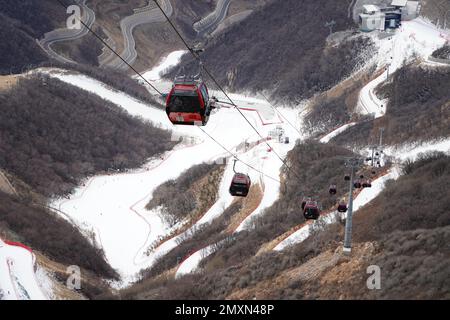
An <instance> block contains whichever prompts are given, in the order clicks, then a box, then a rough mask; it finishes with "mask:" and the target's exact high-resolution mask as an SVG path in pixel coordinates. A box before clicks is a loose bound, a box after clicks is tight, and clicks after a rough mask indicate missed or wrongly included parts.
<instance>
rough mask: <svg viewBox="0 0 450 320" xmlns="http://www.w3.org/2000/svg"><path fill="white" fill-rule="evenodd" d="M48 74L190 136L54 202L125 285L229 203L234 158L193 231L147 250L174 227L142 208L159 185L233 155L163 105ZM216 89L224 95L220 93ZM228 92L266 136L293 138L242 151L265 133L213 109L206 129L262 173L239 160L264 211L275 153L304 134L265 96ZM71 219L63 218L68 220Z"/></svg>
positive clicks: (271, 192)
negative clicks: (175, 119) (277, 132)
mask: <svg viewBox="0 0 450 320" xmlns="http://www.w3.org/2000/svg"><path fill="white" fill-rule="evenodd" d="M178 57H179V55H178ZM163 63H167V64H169V63H170V64H173V59H165V60H164V61H163ZM165 68H166V66H161V65H160V66H157V67H156V68H155V70H156V71H154V70H152V71H150V72H149V73H148V74H146V75H147V76H149V78H153V79H155V78H158V74H159V70H164V69H165ZM46 72H47V73H48V74H49V75H50V76H52V77H56V78H58V79H60V80H62V81H64V82H67V83H69V84H71V85H74V86H76V87H79V88H81V89H83V90H86V91H89V92H92V93H94V94H97V95H98V96H100V97H102V98H104V99H105V100H108V101H111V102H113V103H115V104H116V105H118V106H119V107H122V108H123V109H125V110H127V111H128V112H129V113H130V114H131V115H136V116H139V117H141V118H142V119H144V120H147V121H150V122H152V123H153V124H155V125H156V126H159V127H162V128H166V129H170V130H172V132H173V136H174V137H175V139H178V137H180V136H183V137H192V139H187V140H188V142H186V143H182V144H179V145H178V146H177V147H175V149H174V150H172V151H169V152H167V153H166V154H164V155H162V156H161V157H160V158H157V159H149V161H148V163H147V164H146V165H144V167H143V168H141V169H139V170H135V171H133V172H128V173H120V174H112V175H102V176H96V177H93V178H91V179H89V180H88V181H86V183H84V186H81V187H79V188H78V189H76V190H75V192H74V194H73V195H72V196H71V197H70V198H69V199H65V198H63V199H54V200H53V201H52V203H51V206H52V207H54V208H57V209H59V210H61V211H63V212H64V213H65V214H66V215H67V216H68V217H69V218H70V221H72V222H74V223H76V224H77V225H78V226H79V227H80V228H81V229H82V230H85V231H88V232H91V233H93V234H94V235H95V242H96V245H99V246H101V247H102V248H103V250H104V252H105V256H106V259H107V261H108V262H109V263H110V264H111V266H112V267H113V268H115V269H116V270H118V272H119V273H120V275H121V277H122V282H121V283H119V284H116V285H118V286H124V285H128V284H130V283H131V282H133V281H135V280H137V274H138V273H139V271H140V270H141V269H143V268H148V267H150V266H151V265H152V264H153V263H154V262H155V259H156V258H158V257H161V256H162V255H164V254H165V253H167V252H168V251H170V250H171V249H172V248H174V247H175V246H177V243H178V242H177V241H178V240H179V239H181V238H185V237H188V236H189V235H191V234H192V233H193V232H195V230H196V229H198V226H199V225H201V224H203V223H209V222H211V221H212V220H213V219H214V218H216V217H217V216H218V215H220V214H221V213H222V212H223V211H224V210H225V209H226V208H227V207H228V206H229V205H230V204H231V202H232V200H233V198H232V197H231V196H230V195H229V192H228V187H229V183H230V181H231V178H232V175H233V171H232V162H231V161H229V162H228V164H227V167H226V170H225V174H224V176H223V178H222V181H221V184H220V191H219V198H218V200H217V202H216V203H215V204H214V205H213V207H212V208H211V209H210V210H209V211H208V212H206V213H205V215H204V216H203V217H202V218H201V219H200V220H199V221H197V222H196V224H195V225H194V226H193V227H192V228H190V229H189V230H188V231H186V232H185V233H183V234H182V235H179V236H178V237H175V238H172V239H170V240H168V241H166V242H164V243H163V244H162V245H161V246H159V247H158V248H156V249H155V250H154V251H152V252H151V254H150V255H147V254H146V253H147V252H148V251H149V248H150V247H152V245H153V244H154V243H155V242H157V240H158V239H160V238H161V237H164V236H165V235H167V234H169V233H170V232H171V231H172V230H171V229H170V228H169V227H168V226H167V225H165V223H164V222H163V220H162V219H161V217H160V216H159V214H158V211H157V210H154V211H147V210H146V209H145V205H146V204H147V203H148V201H149V200H150V199H151V197H152V193H153V191H154V190H155V189H156V187H158V186H159V185H160V184H162V183H164V182H166V181H168V180H170V179H175V178H177V177H178V176H179V175H180V174H181V173H182V172H183V171H185V170H186V169H188V168H190V167H192V166H194V165H196V164H200V163H202V162H210V161H215V160H217V159H221V158H223V157H229V156H230V155H229V154H228V153H227V152H226V151H225V150H224V149H222V148H221V147H220V146H219V145H218V144H217V143H215V142H214V141H213V140H211V139H210V138H209V137H208V136H207V135H206V134H205V133H204V132H202V131H201V129H200V128H198V127H195V126H192V127H187V126H173V125H172V124H171V123H170V122H169V121H168V119H167V116H166V114H165V112H164V110H161V109H158V108H155V107H152V106H149V105H146V104H144V103H142V102H140V101H137V100H136V99H134V98H132V97H130V96H128V95H126V94H124V93H122V92H118V91H115V90H113V89H112V88H109V87H107V86H105V85H104V84H102V83H100V82H98V81H96V80H94V79H92V78H89V77H86V76H83V75H73V74H67V73H65V72H64V71H63V70H52V71H50V72H49V71H46ZM154 84H155V85H156V86H157V87H158V89H161V90H164V92H166V91H167V90H168V83H167V82H164V81H162V80H161V81H158V82H155V83H154ZM213 94H215V95H216V96H218V98H219V99H222V96H221V95H220V94H218V93H213ZM230 96H231V98H232V99H233V102H234V103H236V105H238V106H239V107H240V108H242V109H241V110H242V112H243V113H244V114H245V116H246V117H247V118H248V120H249V121H250V122H251V123H252V124H253V125H254V126H255V127H256V128H257V130H258V132H259V133H260V134H261V135H262V136H263V137H267V136H268V132H269V131H270V130H273V129H274V128H275V126H277V125H281V126H283V128H284V130H285V131H286V135H288V136H290V138H291V141H292V142H291V143H290V144H281V143H278V142H274V141H269V144H270V145H271V147H273V149H274V150H270V148H269V147H268V146H267V145H266V144H265V143H264V142H262V143H260V144H258V145H256V146H255V147H253V148H251V149H250V150H245V148H242V146H243V143H244V142H248V143H252V142H256V141H259V140H261V137H259V136H258V134H256V133H255V131H254V130H253V129H252V128H251V126H250V125H249V124H248V123H247V122H246V120H245V119H244V118H243V117H242V116H241V115H240V114H239V112H238V111H237V110H235V109H234V108H230V107H226V106H224V107H222V108H220V109H219V110H217V111H215V112H214V113H213V114H212V115H211V118H210V121H209V122H208V125H207V126H206V127H202V129H203V130H205V131H206V132H207V133H208V134H209V135H211V136H212V137H214V139H216V140H217V141H219V142H220V144H222V145H223V146H224V147H225V148H227V149H229V150H231V151H232V152H233V153H235V154H237V155H238V156H239V158H240V159H241V160H242V161H243V162H245V163H247V164H249V165H251V166H253V167H255V168H256V169H258V170H260V171H263V172H264V174H265V175H261V174H260V173H258V172H257V171H254V170H252V169H250V168H249V167H247V166H245V165H244V164H243V163H241V162H238V163H237V170H238V171H241V172H244V173H248V174H249V175H250V177H251V179H252V181H253V182H254V183H260V184H262V185H263V186H264V188H265V190H267V192H265V193H264V198H263V202H262V204H261V209H262V208H263V207H267V206H270V205H271V204H272V203H273V202H274V201H275V200H276V198H277V196H278V190H279V181H277V180H278V179H279V172H280V168H281V166H282V162H281V161H280V160H279V159H278V158H277V157H276V156H275V155H274V152H273V151H275V152H277V153H278V154H279V155H280V156H281V157H284V156H285V155H286V153H287V152H288V151H289V150H290V149H292V148H293V146H294V143H293V141H295V140H296V139H298V138H299V136H298V133H297V132H296V131H295V130H294V129H293V128H291V127H290V126H286V125H285V124H284V123H283V121H282V119H281V117H279V116H278V114H277V113H276V112H275V111H274V110H273V108H272V107H271V106H270V105H269V104H268V103H266V102H265V101H262V100H259V99H255V98H251V97H246V96H241V95H236V94H232V95H230ZM279 110H280V111H281V112H283V114H284V115H285V116H286V117H289V118H290V119H295V117H296V114H295V112H294V111H291V110H289V109H279ZM293 122H294V120H293ZM189 141H190V142H189ZM272 178H273V179H272ZM256 214H257V213H256ZM67 216H65V218H68V217H67Z"/></svg>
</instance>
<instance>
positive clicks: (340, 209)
mask: <svg viewBox="0 0 450 320" xmlns="http://www.w3.org/2000/svg"><path fill="white" fill-rule="evenodd" d="M347 209H348V208H347V203H346V202H345V201H341V202H339V205H338V208H337V211H338V212H347Z"/></svg>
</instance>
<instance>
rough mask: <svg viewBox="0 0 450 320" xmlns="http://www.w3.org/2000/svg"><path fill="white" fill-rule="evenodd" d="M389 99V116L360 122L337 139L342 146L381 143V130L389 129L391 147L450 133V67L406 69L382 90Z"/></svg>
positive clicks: (408, 67)
mask: <svg viewBox="0 0 450 320" xmlns="http://www.w3.org/2000/svg"><path fill="white" fill-rule="evenodd" d="M377 94H378V96H380V97H385V98H389V102H388V105H387V109H386V115H385V116H384V117H382V118H379V119H376V120H371V121H366V122H362V123H359V124H357V125H355V126H353V127H351V128H349V129H348V130H346V131H345V132H343V133H342V134H340V135H338V136H337V137H335V138H334V139H333V141H334V142H335V143H338V144H340V145H348V144H349V141H352V146H364V145H368V144H371V143H373V142H374V141H377V140H378V135H379V132H378V128H379V127H384V128H386V130H385V134H384V138H383V140H384V142H385V143H386V144H389V145H396V144H403V143H412V142H421V141H428V140H431V139H437V138H443V137H448V136H449V134H450V104H449V101H450V68H440V69H428V68H424V67H416V66H404V67H402V68H401V69H400V70H398V71H397V72H396V73H395V74H394V75H393V78H392V81H390V82H388V83H387V84H385V85H383V86H382V87H381V88H379V89H378V93H377Z"/></svg>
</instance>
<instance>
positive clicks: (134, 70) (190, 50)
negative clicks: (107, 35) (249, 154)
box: [57, 0, 299, 183]
mask: <svg viewBox="0 0 450 320" xmlns="http://www.w3.org/2000/svg"><path fill="white" fill-rule="evenodd" d="M153 1H154V2H155V3H156V5H157V6H158V8H159V9H160V11H161V12H162V13H163V15H164V16H165V18H166V20H167V21H168V22H169V23H170V25H171V26H172V28H173V29H174V31H175V32H176V33H177V35H178V36H179V38H180V39H181V40H182V42H183V43H184V45H185V46H186V48H187V49H188V50H189V52H190V53H191V54H192V55H193V57H194V58H195V59H197V60H199V61H200V62H201V60H200V58H199V56H198V55H197V54H196V53H195V52H194V50H193V49H192V48H190V47H189V45H188V43H187V42H186V40H184V38H183V36H182V35H181V34H180V32H179V31H178V29H177V28H176V27H175V25H174V24H173V23H172V21H171V20H170V18H169V17H168V16H167V14H166V13H165V12H164V10H163V9H162V8H161V6H160V5H159V3H158V2H157V1H156V0H153ZM57 2H58V3H59V4H60V5H61V6H62V7H64V8H66V5H65V4H64V3H63V2H62V0H57ZM78 20H79V21H80V23H81V24H82V25H83V26H84V27H85V28H86V29H87V30H89V31H90V32H91V33H92V34H93V35H94V36H95V37H96V38H97V39H99V40H100V41H101V42H102V43H103V44H104V45H105V46H106V47H107V48H108V49H109V50H111V51H112V52H113V53H114V54H115V55H116V56H117V57H119V58H120V59H121V60H122V61H123V62H124V63H125V64H126V65H127V66H128V67H130V69H131V70H133V72H135V73H136V74H137V75H138V76H139V77H140V78H142V79H143V80H144V82H145V83H147V84H148V85H149V86H150V87H151V88H152V89H153V90H155V91H156V92H157V93H158V94H159V95H160V96H162V97H164V95H163V93H162V92H161V91H159V90H158V89H157V88H156V87H155V86H153V85H152V84H151V83H150V82H149V81H148V80H147V79H145V77H144V76H143V75H142V74H141V73H139V71H137V70H136V69H135V68H134V67H133V66H132V65H130V64H129V63H128V62H127V61H126V60H125V59H123V58H122V56H121V55H120V54H119V53H117V52H116V51H115V50H114V49H113V48H112V47H111V46H110V45H108V43H106V41H105V40H103V39H102V38H101V37H100V36H99V35H98V34H97V33H96V32H95V31H94V30H92V28H91V27H89V26H88V25H87V24H86V23H84V21H82V20H81V19H78ZM202 67H203V69H204V70H205V71H206V73H207V74H208V76H209V77H210V78H211V79H212V80H213V82H214V83H215V84H216V86H217V87H218V88H219V90H220V91H222V92H223V93H224V95H225V96H226V98H227V99H228V100H229V101H230V102H231V103H230V105H232V106H234V107H235V108H236V109H237V110H238V111H239V113H240V114H241V115H242V117H244V119H245V120H246V121H247V122H248V123H249V125H250V126H251V127H252V128H253V130H254V131H255V132H256V133H257V134H258V135H259V136H260V137H261V138H262V139H264V138H263V136H262V135H261V134H260V133H259V132H258V130H257V129H256V128H255V127H254V126H253V125H252V124H251V122H250V121H249V120H248V119H247V117H245V115H244V114H243V113H242V111H241V110H239V108H238V107H237V105H236V104H235V103H234V102H233V100H232V99H231V98H230V97H229V96H228V94H227V93H226V92H225V90H224V89H223V88H222V87H221V86H220V85H219V83H218V82H217V81H216V79H215V78H214V77H213V76H212V74H211V73H210V72H209V70H207V69H206V67H205V66H203V63H202ZM200 129H201V128H200ZM202 131H203V132H205V133H206V134H207V135H208V136H209V137H210V138H211V139H212V140H213V141H215V142H216V143H218V141H217V140H215V139H214V138H213V137H212V136H210V135H209V134H208V133H207V132H206V131H204V130H202ZM265 143H266V145H267V146H268V147H269V148H270V149H271V150H272V151H273V153H274V154H275V155H276V156H277V157H278V158H279V159H280V161H281V162H282V163H283V164H284V166H286V168H288V170H289V171H292V168H291V167H290V166H288V165H287V163H286V162H285V161H284V160H283V159H282V158H281V157H280V156H279V155H278V153H277V152H275V151H274V149H273V148H272V147H271V146H270V144H269V143H268V142H267V141H265ZM218 144H219V145H220V143H218ZM220 146H221V147H222V148H224V147H223V146H222V145H220ZM224 149H225V150H227V149H226V148H224ZM227 152H229V151H228V150H227ZM229 153H231V152H229ZM231 154H232V153H231ZM241 162H242V161H241ZM242 163H244V162H242ZM244 164H245V165H247V166H248V167H250V168H251V169H253V170H255V171H257V172H259V173H261V174H263V175H264V176H266V177H268V178H270V179H272V180H274V181H277V182H279V183H281V182H280V181H279V180H277V179H275V178H273V177H270V176H268V175H266V174H265V173H263V172H261V171H259V170H257V169H255V168H254V167H252V166H250V165H248V164H246V163H244ZM293 172H294V171H293ZM294 174H295V175H296V176H297V177H298V178H299V176H298V174H297V173H296V172H294Z"/></svg>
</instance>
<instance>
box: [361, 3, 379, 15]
mask: <svg viewBox="0 0 450 320" xmlns="http://www.w3.org/2000/svg"><path fill="white" fill-rule="evenodd" d="M363 12H364V13H365V14H374V13H376V12H380V8H379V7H378V6H376V5H373V4H366V5H364V6H363Z"/></svg>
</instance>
